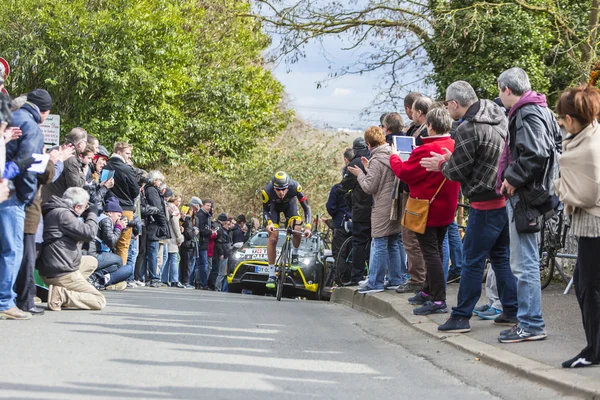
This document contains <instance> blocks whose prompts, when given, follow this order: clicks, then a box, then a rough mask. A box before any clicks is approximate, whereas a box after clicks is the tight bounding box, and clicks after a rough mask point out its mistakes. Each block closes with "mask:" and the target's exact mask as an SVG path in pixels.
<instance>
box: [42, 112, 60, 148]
mask: <svg viewBox="0 0 600 400" xmlns="http://www.w3.org/2000/svg"><path fill="white" fill-rule="evenodd" d="M40 129H41V130H42V133H43V134H44V144H45V145H46V146H47V147H52V146H56V145H57V144H58V143H59V141H60V115H56V114H49V115H48V118H46V120H45V121H44V122H43V123H41V124H40Z"/></svg>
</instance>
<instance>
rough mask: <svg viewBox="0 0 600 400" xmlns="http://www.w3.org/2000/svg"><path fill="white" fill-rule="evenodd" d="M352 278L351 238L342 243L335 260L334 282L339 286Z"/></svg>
mask: <svg viewBox="0 0 600 400" xmlns="http://www.w3.org/2000/svg"><path fill="white" fill-rule="evenodd" d="M351 278H352V236H350V237H349V238H348V239H346V240H345V241H344V243H343V244H342V246H341V247H340V251H339V253H338V256H337V258H336V259H335V280H336V282H337V284H338V285H339V286H343V285H344V283H347V282H350V279H351Z"/></svg>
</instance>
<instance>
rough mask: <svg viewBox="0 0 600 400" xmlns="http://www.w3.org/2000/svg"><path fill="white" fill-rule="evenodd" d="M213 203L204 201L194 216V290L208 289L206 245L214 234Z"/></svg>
mask: <svg viewBox="0 0 600 400" xmlns="http://www.w3.org/2000/svg"><path fill="white" fill-rule="evenodd" d="M212 206H213V201H212V200H204V201H203V202H202V207H201V208H200V211H198V215H197V216H196V227H197V228H198V260H197V263H196V285H197V287H196V289H203V290H207V289H208V272H209V271H208V266H209V261H208V244H209V241H210V238H211V236H213V237H216V233H215V232H213V230H212V229H211V220H210V219H211V211H212Z"/></svg>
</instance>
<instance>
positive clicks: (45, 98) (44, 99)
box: [27, 89, 52, 112]
mask: <svg viewBox="0 0 600 400" xmlns="http://www.w3.org/2000/svg"><path fill="white" fill-rule="evenodd" d="M27 101H28V102H30V103H33V104H35V105H36V106H38V108H39V109H40V111H41V112H44V111H48V110H50V109H51V108H52V97H50V93H48V92H47V91H45V90H44V89H35V90H32V91H31V92H29V93H28V94H27Z"/></svg>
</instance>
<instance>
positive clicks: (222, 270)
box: [215, 258, 228, 292]
mask: <svg viewBox="0 0 600 400" xmlns="http://www.w3.org/2000/svg"><path fill="white" fill-rule="evenodd" d="M227 261H228V259H227V258H224V259H222V260H219V273H218V275H217V280H216V282H215V290H217V292H221V291H223V280H224V279H225V277H226V276H227Z"/></svg>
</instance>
